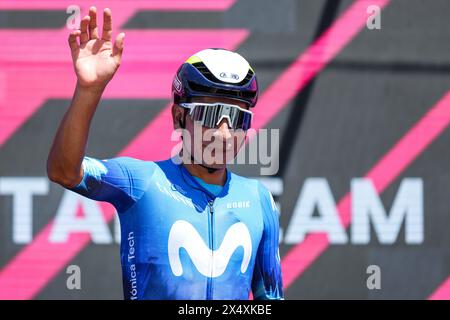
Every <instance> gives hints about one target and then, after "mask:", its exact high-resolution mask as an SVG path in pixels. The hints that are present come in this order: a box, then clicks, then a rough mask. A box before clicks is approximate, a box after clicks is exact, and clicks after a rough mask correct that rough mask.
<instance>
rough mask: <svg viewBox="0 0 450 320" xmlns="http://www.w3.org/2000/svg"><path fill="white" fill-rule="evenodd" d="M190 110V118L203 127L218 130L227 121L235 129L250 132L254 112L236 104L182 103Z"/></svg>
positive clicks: (182, 105)
mask: <svg viewBox="0 0 450 320" xmlns="http://www.w3.org/2000/svg"><path fill="white" fill-rule="evenodd" d="M180 106H181V107H183V108H186V109H189V116H190V117H191V119H192V120H193V121H198V122H200V123H201V125H202V126H204V127H208V128H216V127H217V126H218V125H219V123H220V122H221V121H222V119H227V120H228V124H229V126H230V127H231V128H232V129H234V130H237V129H242V130H245V131H246V130H248V129H249V128H250V126H251V122H252V117H253V112H251V111H249V110H246V109H243V108H241V107H239V106H236V105H234V104H226V103H220V102H218V103H180Z"/></svg>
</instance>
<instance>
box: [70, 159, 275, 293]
mask: <svg viewBox="0 0 450 320" xmlns="http://www.w3.org/2000/svg"><path fill="white" fill-rule="evenodd" d="M178 159H179V158H178ZM176 161H177V158H176V157H174V158H170V159H167V160H164V161H159V162H152V161H142V160H138V159H133V158H129V157H118V158H113V159H106V160H98V159H94V158H90V157H84V159H83V164H82V165H83V169H84V176H83V180H82V181H81V182H80V183H79V184H78V185H77V186H75V187H74V188H71V189H70V190H73V191H75V192H77V193H79V194H81V195H83V196H86V197H88V198H91V199H94V200H99V201H107V202H110V203H111V204H113V205H114V206H115V208H116V210H117V212H118V214H119V220H120V226H121V236H122V240H121V245H120V252H121V263H122V276H123V291H124V297H125V299H131V300H134V299H240V300H245V299H248V298H249V294H250V290H252V292H253V296H254V298H255V299H282V298H283V289H282V278H281V268H280V256H279V251H278V237H279V224H278V211H277V208H276V206H275V203H274V201H273V198H272V195H271V194H270V192H269V191H268V190H267V189H266V188H265V187H264V186H263V185H262V184H261V183H260V182H258V181H257V180H254V179H247V178H244V177H241V176H238V175H236V174H234V173H231V172H230V171H229V170H228V169H227V180H226V183H225V185H224V186H223V188H222V190H221V191H220V192H219V193H218V194H217V196H215V195H214V194H212V193H211V192H210V191H208V189H207V188H205V187H203V186H202V184H200V183H199V182H198V181H196V179H194V177H193V176H192V175H191V174H190V173H189V171H187V169H186V168H185V167H184V166H183V165H182V164H177V163H176Z"/></svg>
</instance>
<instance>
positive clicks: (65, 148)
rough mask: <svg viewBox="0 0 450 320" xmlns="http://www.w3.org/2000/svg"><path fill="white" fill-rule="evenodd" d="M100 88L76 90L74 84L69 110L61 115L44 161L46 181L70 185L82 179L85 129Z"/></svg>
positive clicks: (99, 96) (91, 115) (88, 125)
mask: <svg viewBox="0 0 450 320" xmlns="http://www.w3.org/2000/svg"><path fill="white" fill-rule="evenodd" d="M103 90H104V87H84V88H83V87H80V85H79V84H78V83H77V86H76V88H75V92H74V95H73V98H72V102H71V104H70V107H69V109H68V110H67V112H66V113H65V115H64V117H63V119H62V121H61V123H60V125H59V127H58V130H57V132H56V135H55V137H54V140H53V144H52V147H51V149H50V153H49V155H48V159H47V174H48V176H49V178H50V180H52V181H54V182H57V183H59V184H62V185H64V186H68V187H71V186H74V185H76V184H77V183H78V182H79V181H80V180H81V178H82V174H83V171H82V169H81V162H82V160H83V157H84V155H85V150H86V144H87V139H88V135H89V127H90V123H91V120H92V118H93V116H94V113H95V110H96V108H97V105H98V103H99V101H100V98H101V95H102V93H103Z"/></svg>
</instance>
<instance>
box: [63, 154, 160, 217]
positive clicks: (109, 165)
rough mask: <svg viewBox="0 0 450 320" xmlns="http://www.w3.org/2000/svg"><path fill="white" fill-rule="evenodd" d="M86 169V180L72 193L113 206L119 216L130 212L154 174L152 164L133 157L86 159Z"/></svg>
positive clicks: (84, 171)
mask: <svg viewBox="0 0 450 320" xmlns="http://www.w3.org/2000/svg"><path fill="white" fill-rule="evenodd" d="M82 167H83V179H82V180H81V182H80V183H79V184H78V185H76V186H75V187H73V188H68V189H69V190H72V191H74V192H76V193H78V194H80V195H82V196H85V197H87V198H89V199H92V200H98V201H106V202H109V203H111V204H113V205H114V207H116V209H117V211H118V212H123V211H126V210H127V209H128V208H130V207H131V206H132V205H133V204H134V203H135V202H136V201H138V200H139V199H140V198H141V197H142V195H143V194H144V193H145V191H146V189H147V186H148V183H149V180H150V177H151V175H152V173H153V170H154V167H153V166H151V163H150V162H146V161H142V160H138V159H134V158H130V157H117V158H111V159H104V160H99V159H95V158H91V157H84V158H83V162H82Z"/></svg>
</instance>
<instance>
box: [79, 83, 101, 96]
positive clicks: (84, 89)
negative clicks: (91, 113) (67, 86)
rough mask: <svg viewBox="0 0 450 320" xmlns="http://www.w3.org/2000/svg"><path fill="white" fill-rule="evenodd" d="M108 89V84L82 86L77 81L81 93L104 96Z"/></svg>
mask: <svg viewBox="0 0 450 320" xmlns="http://www.w3.org/2000/svg"><path fill="white" fill-rule="evenodd" d="M105 88H106V83H105V84H101V85H82V84H81V83H80V82H79V81H77V85H76V90H77V91H78V92H80V93H87V94H100V95H101V94H102V93H103V91H104V90H105Z"/></svg>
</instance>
